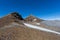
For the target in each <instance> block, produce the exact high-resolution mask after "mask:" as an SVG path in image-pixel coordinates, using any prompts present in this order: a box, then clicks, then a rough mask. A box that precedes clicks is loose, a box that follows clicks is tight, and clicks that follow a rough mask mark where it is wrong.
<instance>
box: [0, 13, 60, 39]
mask: <svg viewBox="0 0 60 40" xmlns="http://www.w3.org/2000/svg"><path fill="white" fill-rule="evenodd" d="M42 21H45V20H43V19H39V18H37V17H34V16H28V17H27V18H26V19H24V18H23V17H22V16H21V15H20V14H19V13H17V12H13V13H11V14H8V15H7V16H4V17H2V18H1V19H0V40H60V32H58V31H56V30H52V29H49V28H45V27H44V26H43V25H42V24H40V25H39V26H38V25H35V24H34V23H41V22H42ZM24 23H25V24H24ZM26 24H27V25H26ZM28 24H30V25H28ZM31 25H34V26H33V27H32V26H31ZM44 25H45V24H44ZM53 28H54V27H53Z"/></svg>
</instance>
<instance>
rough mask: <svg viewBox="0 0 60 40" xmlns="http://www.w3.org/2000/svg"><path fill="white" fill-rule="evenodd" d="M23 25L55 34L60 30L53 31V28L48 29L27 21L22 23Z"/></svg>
mask: <svg viewBox="0 0 60 40" xmlns="http://www.w3.org/2000/svg"><path fill="white" fill-rule="evenodd" d="M24 25H25V26H27V27H30V28H34V29H37V30H42V31H46V32H51V33H55V34H60V32H56V31H53V30H50V29H46V28H42V27H40V26H35V25H31V24H27V23H24Z"/></svg>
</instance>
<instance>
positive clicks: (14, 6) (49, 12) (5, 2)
mask: <svg viewBox="0 0 60 40" xmlns="http://www.w3.org/2000/svg"><path fill="white" fill-rule="evenodd" d="M11 12H19V13H20V14H21V15H22V16H23V17H24V18H25V17H27V16H29V15H30V14H32V15H34V16H36V17H38V18H42V19H46V20H49V19H50V20H52V19H54V20H60V0H0V17H3V16H5V15H7V14H10V13H11Z"/></svg>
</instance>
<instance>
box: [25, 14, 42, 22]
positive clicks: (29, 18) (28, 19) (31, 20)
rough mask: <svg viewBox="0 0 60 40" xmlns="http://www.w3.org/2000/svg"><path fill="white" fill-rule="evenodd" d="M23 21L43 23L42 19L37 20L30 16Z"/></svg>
mask: <svg viewBox="0 0 60 40" xmlns="http://www.w3.org/2000/svg"><path fill="white" fill-rule="evenodd" d="M25 21H30V22H41V21H43V19H39V18H37V17H35V16H33V15H32V14H30V15H29V16H28V17H27V18H26V19H25Z"/></svg>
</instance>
